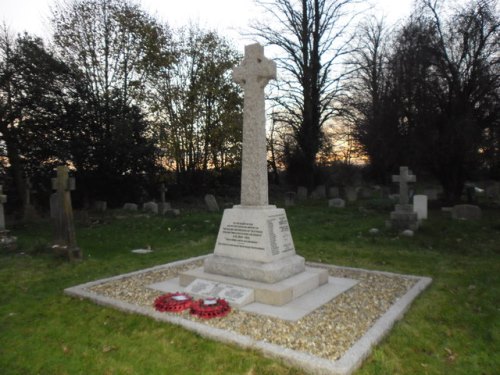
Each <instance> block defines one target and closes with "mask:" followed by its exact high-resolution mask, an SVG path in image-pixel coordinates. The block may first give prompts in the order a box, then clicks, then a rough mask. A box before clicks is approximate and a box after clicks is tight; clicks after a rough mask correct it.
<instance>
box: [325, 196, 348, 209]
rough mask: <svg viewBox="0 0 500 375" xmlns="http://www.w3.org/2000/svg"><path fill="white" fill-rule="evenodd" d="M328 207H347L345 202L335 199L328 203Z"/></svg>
mask: <svg viewBox="0 0 500 375" xmlns="http://www.w3.org/2000/svg"><path fill="white" fill-rule="evenodd" d="M328 207H334V208H344V207H345V200H343V199H341V198H333V199H330V200H329V201H328Z"/></svg>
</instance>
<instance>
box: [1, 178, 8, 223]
mask: <svg viewBox="0 0 500 375" xmlns="http://www.w3.org/2000/svg"><path fill="white" fill-rule="evenodd" d="M6 202H7V195H5V194H4V193H3V186H2V185H0V232H4V231H5V213H4V209H3V205H4V203H6Z"/></svg>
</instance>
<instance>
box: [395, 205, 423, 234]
mask: <svg viewBox="0 0 500 375" xmlns="http://www.w3.org/2000/svg"><path fill="white" fill-rule="evenodd" d="M389 226H390V227H391V228H393V229H397V230H405V229H411V230H414V231H415V230H417V229H418V226H419V221H418V215H417V213H416V212H414V211H413V205H411V204H397V205H396V210H395V211H392V212H391V217H390V221H389Z"/></svg>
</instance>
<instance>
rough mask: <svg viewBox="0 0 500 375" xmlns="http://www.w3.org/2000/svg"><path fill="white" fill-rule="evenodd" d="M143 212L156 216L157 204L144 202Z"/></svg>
mask: <svg viewBox="0 0 500 375" xmlns="http://www.w3.org/2000/svg"><path fill="white" fill-rule="evenodd" d="M142 209H143V211H146V212H149V213H152V214H158V204H157V203H156V202H153V201H151V202H146V203H144V204H143V205H142Z"/></svg>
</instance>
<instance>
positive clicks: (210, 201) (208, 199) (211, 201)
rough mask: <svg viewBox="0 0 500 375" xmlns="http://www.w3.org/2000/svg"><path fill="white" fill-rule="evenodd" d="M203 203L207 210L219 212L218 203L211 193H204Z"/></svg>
mask: <svg viewBox="0 0 500 375" xmlns="http://www.w3.org/2000/svg"><path fill="white" fill-rule="evenodd" d="M205 204H206V205H207V208H208V211H210V212H219V204H218V203H217V199H215V196H214V195H213V194H207V195H205Z"/></svg>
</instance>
